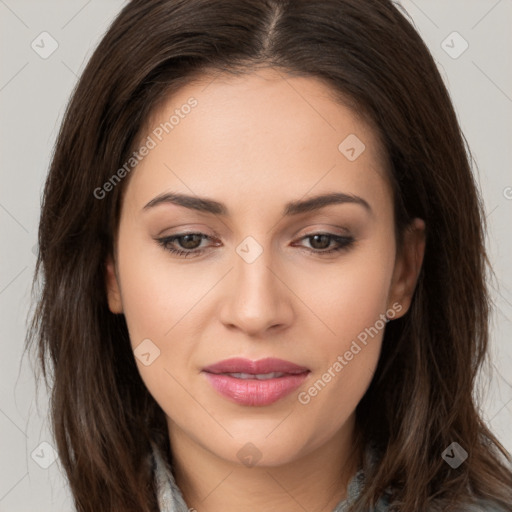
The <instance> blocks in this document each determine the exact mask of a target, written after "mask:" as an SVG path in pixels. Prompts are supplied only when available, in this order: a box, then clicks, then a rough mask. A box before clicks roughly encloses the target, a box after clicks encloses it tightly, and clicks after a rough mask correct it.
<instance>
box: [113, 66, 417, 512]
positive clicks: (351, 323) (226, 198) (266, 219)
mask: <svg viewBox="0 0 512 512" xmlns="http://www.w3.org/2000/svg"><path fill="white" fill-rule="evenodd" d="M330 92H331V91H330V90H329V88H328V87H327V86H326V85H325V84H323V83H322V82H320V81H318V80H316V79H314V78H310V77H307V78H306V77H291V76H289V75H285V74H284V73H282V72H278V71H275V70H270V69H260V70H258V71H254V72H252V73H250V74H247V75H245V76H243V77H233V76H227V75H221V76H217V77H216V78H215V79H214V80H213V81H212V77H211V76H206V75H205V76H204V77H203V79H202V80H200V81H197V82H194V83H192V84H190V85H188V86H186V87H183V88H182V89H181V90H180V91H179V92H178V93H177V94H175V95H174V96H173V97H172V98H169V99H168V101H166V102H165V104H163V105H161V106H160V108H159V109H158V110H157V111H155V112H154V115H153V116H152V119H151V120H150V123H149V124H148V126H149V127H150V128H148V130H147V131H146V132H145V133H144V136H143V137H142V138H141V140H144V139H145V138H146V137H147V135H148V134H150V133H151V130H152V129H153V128H154V127H155V126H158V124H159V123H160V122H163V121H165V120H168V119H169V116H170V115H171V114H172V113H173V112H174V110H175V109H176V108H180V106H181V105H183V104H185V103H186V102H187V100H188V99H189V98H190V97H194V98H196V99H197V101H198V104H197V106H196V107H195V108H194V109H193V110H192V111H191V112H190V113H189V114H188V115H187V116H185V117H184V118H183V119H180V123H179V125H177V126H175V127H174V129H173V130H172V131H170V132H169V133H168V134H166V135H165V136H164V138H163V140H162V141H161V142H159V143H158V145H157V146H156V147H155V148H154V149H152V150H151V151H150V152H149V154H148V155H147V156H145V157H144V158H143V160H142V161H141V162H140V163H139V164H138V165H137V167H136V170H135V171H133V173H132V174H131V175H130V178H129V182H128V184H127V188H126V191H125V192H126V194H125V196H124V200H123V204H122V211H121V218H120V225H119V230H118V233H117V238H116V250H115V258H112V257H109V259H108V261H107V266H106V281H107V294H108V301H109V307H110V310H111V311H112V312H113V313H123V314H124V315H125V317H126V321H127V325H128V329H129V333H130V338H131V343H132V346H133V348H134V349H135V348H136V347H137V346H138V345H139V344H140V343H141V342H142V340H145V339H150V340H151V342H152V343H153V344H154V346H156V347H158V349H159V350H160V355H159V356H158V357H156V359H155V360H154V361H153V362H152V363H151V364H150V365H148V366H145V365H144V364H142V363H141V361H140V360H139V359H138V358H136V361H137V366H138V369H139V371H140V374H141V376H142V379H143V380H144V383H145V384H146V386H147V388H148V390H149V391H150V393H151V394H152V396H153V397H154V398H155V400H156V401H157V402H158V403H159V405H160V406H161V407H162V409H163V411H164V412H165V414H166V417H167V423H168V429H169V436H170V440H171V445H172V447H173V458H174V465H175V467H174V472H175V477H176V480H177V483H178V485H179V486H180V488H181V490H182V492H183V495H184V497H185V500H186V502H187V505H188V506H189V507H193V508H195V509H197V510H198V511H200V512H203V511H204V512H213V511H220V510H222V511H224V512H230V511H239V510H247V509H252V510H261V511H272V510H280V511H282V512H288V511H290V512H292V511H293V512H296V510H298V509H299V508H301V507H303V508H304V509H305V510H309V511H330V510H332V509H333V508H334V507H335V506H336V504H337V503H338V502H339V501H340V500H341V499H342V498H344V497H345V496H346V485H347V483H348V481H349V479H350V478H351V477H352V476H353V474H354V472H355V471H356V469H357V463H358V461H359V456H360V455H361V454H360V453H352V454H351V448H352V447H353V444H354V433H355V408H356V406H357V404H358V403H359V401H360V400H361V398H362V397H363V395H364V393H365V391H366V389H367V388H368V386H369V384H370V382H371V379H372V376H373V373H374V371H375V368H376V365H377V362H378V358H379V355H380V349H381V341H382V335H383V332H384V330H383V329H381V330H379V333H378V335H376V336H374V337H373V338H370V341H369V342H368V344H367V345H366V346H364V348H363V349H362V350H361V351H360V352H359V353H358V354H357V355H355V356H354V357H353V359H352V360H351V361H349V362H348V364H347V365H346V366H344V368H343V370H342V371H341V372H339V373H337V374H336V377H333V378H332V379H331V381H330V382H329V383H328V384H327V385H326V386H325V387H324V388H323V389H322V390H321V391H320V392H318V394H317V395H316V396H315V397H313V398H311V400H310V402H309V403H307V404H305V405H304V404H302V403H300V402H299V401H298V398H297V397H298V393H299V392H301V391H304V390H306V391H307V390H308V389H309V388H310V387H311V386H312V384H313V383H314V382H315V381H317V380H318V379H319V378H321V377H322V375H323V374H324V373H325V372H326V371H327V370H328V369H329V368H330V367H332V365H333V363H334V362H335V361H336V360H337V358H338V356H339V355H343V354H345V352H346V351H347V350H348V349H349V348H350V345H351V343H352V341H353V340H355V339H356V338H357V336H358V334H360V333H361V332H362V331H364V330H365V328H369V327H370V326H374V325H375V323H376V321H377V320H378V319H379V318H382V317H381V316H380V315H382V314H385V313H386V311H387V310H389V309H390V308H393V304H395V312H396V308H397V306H396V305H397V304H398V305H399V307H400V308H401V309H400V312H396V314H395V318H398V317H400V316H402V315H404V314H405V313H406V312H407V310H408V308H409V306H410V301H411V297H412V294H413V291H414V287H415V284H416V281H417V277H418V274H419V271H420V267H421V264H422V260H423V253H424V247H425V234H424V229H425V225H424V223H423V221H422V220H420V219H415V220H414V221H413V223H412V224H411V226H410V229H409V230H407V231H406V234H405V239H404V248H403V251H401V252H398V251H397V247H396V241H395V237H394V216H393V202H392V192H391V188H390V185H389V182H388V179H387V177H386V169H385V165H384V161H383V158H382V150H381V149H382V148H381V147H380V145H379V141H378V139H377V137H376V134H375V131H374V130H373V129H372V128H371V127H370V126H369V125H368V124H366V123H365V122H364V120H363V119H361V118H360V117H359V116H357V113H355V112H354V111H352V110H351V109H349V108H348V107H346V106H343V105H341V104H340V103H339V102H336V101H335V100H334V99H333V97H332V95H331V94H330ZM349 134H356V135H357V137H358V138H359V139H360V140H361V141H363V142H364V144H365V146H366V148H365V150H364V151H363V152H362V153H361V155H360V156H359V157H358V158H357V159H356V160H354V161H349V160H348V159H347V158H346V156H345V155H344V154H342V153H341V152H340V151H339V150H338V145H339V144H340V143H341V142H342V141H343V140H344V139H345V138H346V137H347V136H348V135H349ZM170 191H173V192H179V193H184V194H190V195H197V196H201V197H208V198H210V199H214V200H216V201H219V202H222V203H224V204H225V205H226V207H227V208H228V209H229V213H230V215H228V216H225V217H223V216H220V215H214V214H210V213H202V212H199V211H196V210H192V209H188V208H185V207H183V206H178V205H175V204H170V203H164V204H160V205H158V206H155V207H153V208H148V209H147V210H144V211H143V207H144V206H145V205H146V204H147V203H148V202H149V201H151V200H152V199H153V198H155V197H156V196H158V195H159V194H162V193H164V192H170ZM328 192H343V193H346V194H351V195H356V196H359V197H361V198H364V200H365V201H367V202H368V204H369V205H370V207H371V210H372V212H371V213H370V212H369V211H367V210H366V209H365V208H364V207H363V206H361V205H359V204H356V203H344V204H335V205H330V206H326V207H324V208H322V209H319V210H316V211H311V212H306V213H302V214H300V215H296V216H291V217H283V215H282V210H283V207H284V205H285V204H286V203H287V202H289V201H292V200H299V199H307V198H309V197H312V196H314V195H317V194H321V193H328ZM183 232H200V233H204V234H206V235H209V236H211V237H212V239H211V240H208V239H203V240H202V241H200V239H199V240H196V241H195V245H194V244H192V243H191V241H190V240H189V242H188V243H189V245H186V241H185V240H183V239H181V243H180V240H179V239H178V240H175V241H174V244H173V246H174V247H175V248H178V249H181V250H187V248H189V250H193V249H194V248H203V249H205V251H204V252H203V253H202V254H200V255H199V256H192V257H187V258H185V257H182V256H177V255H173V254H171V253H170V252H168V251H167V250H166V249H165V248H163V247H162V246H161V245H159V244H158V242H157V241H156V239H157V238H159V237H162V236H171V235H175V234H179V233H183ZM319 232H320V233H325V232H328V233H333V234H334V235H345V236H352V237H354V239H355V241H354V243H353V245H352V246H350V247H349V248H347V249H344V250H341V251H339V252H333V253H330V254H328V255H322V254H319V253H320V252H322V251H325V250H328V249H331V248H334V247H336V246H337V244H336V242H335V240H332V239H328V240H327V241H324V242H317V243H316V245H315V241H314V240H312V239H311V238H306V235H313V234H316V233H319ZM247 236H251V237H253V238H254V239H255V240H256V241H257V243H258V244H259V246H260V247H261V248H262V250H263V252H262V253H261V255H260V256H259V257H258V258H256V259H255V261H253V262H252V263H248V262H247V261H245V260H244V259H243V258H242V257H241V256H240V255H239V254H238V253H237V252H236V249H237V247H238V246H239V244H240V243H241V242H242V241H243V240H244V239H245V238H246V237H247ZM322 244H323V245H322ZM308 249H309V252H308ZM315 249H316V250H317V251H318V252H317V253H314V252H312V251H314V250H315ZM251 250H252V249H251ZM230 357H245V358H247V359H253V360H257V359H261V358H265V357H277V358H281V359H285V360H288V361H291V362H294V363H296V364H299V365H301V366H305V367H307V368H309V369H310V371H311V373H310V374H309V376H308V378H307V380H306V382H305V383H304V384H303V385H302V386H301V388H300V389H299V390H298V391H297V392H293V393H291V394H290V395H288V396H287V397H285V398H283V399H281V400H279V401H277V402H275V403H273V404H271V405H269V406H263V407H250V406H241V405H238V404H235V403H232V402H230V401H228V400H227V399H226V398H224V397H223V396H221V395H220V394H218V393H217V392H216V391H215V390H214V389H213V388H212V387H211V385H210V384H209V383H208V381H207V380H206V378H205V377H204V374H202V373H201V370H202V368H204V367H205V366H207V365H210V364H213V363H215V362H217V361H221V360H223V359H227V358H230ZM248 442H250V443H252V444H253V445H254V446H255V447H256V448H257V450H258V453H259V455H260V456H261V459H260V460H259V461H258V463H257V464H256V465H255V466H254V467H246V466H245V465H244V464H242V462H241V461H240V459H239V457H238V456H237V453H238V452H239V451H240V450H241V449H242V453H244V452H243V450H248V448H247V447H246V444H247V443H248ZM244 447H245V448H244Z"/></svg>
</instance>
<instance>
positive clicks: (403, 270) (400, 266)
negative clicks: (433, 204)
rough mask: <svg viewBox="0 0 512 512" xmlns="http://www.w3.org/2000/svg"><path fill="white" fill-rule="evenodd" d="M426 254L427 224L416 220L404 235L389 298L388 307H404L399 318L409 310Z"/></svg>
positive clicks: (397, 316)
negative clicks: (395, 305) (393, 305)
mask: <svg viewBox="0 0 512 512" xmlns="http://www.w3.org/2000/svg"><path fill="white" fill-rule="evenodd" d="M424 254H425V222H424V221H423V220H422V219H419V218H416V219H414V220H413V221H412V222H411V223H410V224H409V225H408V226H407V227H406V229H405V231H404V234H403V245H402V250H401V251H399V252H397V256H396V260H395V268H394V270H393V277H392V280H391V287H390V291H389V296H388V307H390V306H391V305H392V304H395V303H398V304H400V305H401V306H402V309H401V310H400V314H397V315H396V316H395V317H394V318H399V317H401V316H403V315H405V313H407V311H408V310H409V307H410V305H411V302H412V296H413V294H414V290H415V288H416V283H417V281H418V276H419V274H420V271H421V265H422V263H423V256H424Z"/></svg>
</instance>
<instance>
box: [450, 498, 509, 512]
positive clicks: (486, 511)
mask: <svg viewBox="0 0 512 512" xmlns="http://www.w3.org/2000/svg"><path fill="white" fill-rule="evenodd" d="M460 512H507V511H506V510H505V509H504V508H503V507H501V506H500V505H498V504H497V503H496V502H494V501H489V500H479V501H478V502H476V503H473V504H471V505H467V506H465V507H464V511H462V510H461V511H460Z"/></svg>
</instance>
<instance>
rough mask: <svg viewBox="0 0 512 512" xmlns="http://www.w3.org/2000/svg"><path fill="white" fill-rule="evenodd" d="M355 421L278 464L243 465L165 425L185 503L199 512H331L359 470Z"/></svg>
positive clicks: (170, 425)
mask: <svg viewBox="0 0 512 512" xmlns="http://www.w3.org/2000/svg"><path fill="white" fill-rule="evenodd" d="M354 420H355V418H354V417H351V418H350V419H349V420H347V422H346V423H345V424H344V426H343V427H342V429H341V430H340V431H339V432H338V433H337V434H336V435H335V436H333V437H332V438H331V439H329V440H328V441H327V442H325V443H324V444H322V445H321V446H318V447H317V448H316V449H314V450H312V451H309V452H308V453H306V454H305V455H303V456H300V457H299V458H295V459H293V460H290V461H287V462H286V463H284V464H282V465H279V466H260V465H256V466H253V467H245V466H244V465H242V464H240V463H236V462H234V461H231V460H226V459H224V458H221V457H218V456H217V455H215V454H214V453H212V452H211V451H209V450H206V449H205V448H203V447H202V446H200V445H199V444H197V443H195V442H194V441H193V440H191V439H190V438H189V437H188V436H187V435H186V434H185V433H184V432H183V431H182V430H180V429H179V427H177V425H176V424H169V435H170V441H171V446H172V447H173V458H172V459H173V473H174V477H175V480H176V483H177V485H178V486H179V488H180V490H181V492H182V494H183V497H184V499H185V501H186V503H187V505H188V506H189V507H191V508H193V509H196V510H198V511H201V512H220V511H222V512H235V511H236V512H238V511H240V510H261V511H271V510H279V511H280V512H296V511H297V510H300V509H303V510H308V511H311V512H313V511H314V512H331V511H332V510H333V509H334V508H335V507H336V505H337V504H338V503H339V502H340V501H342V500H343V499H345V498H346V493H347V485H348V483H349V481H350V479H351V478H352V477H353V476H354V474H355V472H356V471H357V469H358V465H359V463H360V458H361V448H360V446H359V445H358V444H357V443H355V436H354V432H355V430H354V425H355V421H354Z"/></svg>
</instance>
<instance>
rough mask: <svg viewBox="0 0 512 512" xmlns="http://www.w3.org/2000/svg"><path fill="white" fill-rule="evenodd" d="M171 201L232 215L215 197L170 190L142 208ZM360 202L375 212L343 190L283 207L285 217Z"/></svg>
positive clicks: (368, 209)
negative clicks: (335, 205)
mask: <svg viewBox="0 0 512 512" xmlns="http://www.w3.org/2000/svg"><path fill="white" fill-rule="evenodd" d="M166 203H171V204H175V205H178V206H183V207H185V208H189V209H191V210H198V211H200V212H204V213H212V214H214V215H221V216H224V217H227V216H229V215H230V213H229V210H228V208H227V206H226V205H225V204H223V203H219V202H218V201H214V200H213V199H209V198H207V197H198V196H190V195H186V194H178V193H175V192H168V193H165V194H161V195H159V196H156V197H155V198H153V199H152V200H151V201H149V203H148V204H146V206H144V208H143V209H142V210H143V211H147V210H149V209H150V208H154V207H155V206H158V205H160V204H166ZM347 203H348V204H358V205H360V206H362V207H364V208H365V210H367V211H368V213H371V214H373V211H372V208H371V206H370V205H369V204H368V202H367V201H365V200H364V199H363V198H362V197H359V196H356V195H353V194H345V193H343V192H332V193H329V194H321V195H317V196H314V197H311V198H309V199H304V200H298V201H291V202H289V203H286V205H285V207H284V209H283V213H282V215H283V217H290V216H292V215H299V214H301V213H306V212H311V211H315V210H319V209H321V208H324V207H326V206H329V205H333V204H347Z"/></svg>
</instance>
